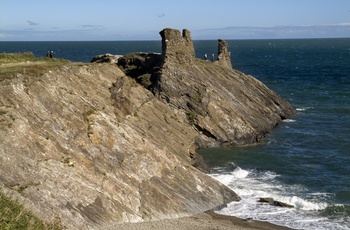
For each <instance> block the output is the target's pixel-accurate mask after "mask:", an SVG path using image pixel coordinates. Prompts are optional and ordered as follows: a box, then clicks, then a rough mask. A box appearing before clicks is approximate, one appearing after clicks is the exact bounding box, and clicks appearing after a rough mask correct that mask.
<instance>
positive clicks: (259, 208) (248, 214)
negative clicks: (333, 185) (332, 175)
mask: <svg viewBox="0 0 350 230" xmlns="http://www.w3.org/2000/svg"><path fill="white" fill-rule="evenodd" d="M211 176H212V177H214V178H215V179H217V180H219V181H220V182H221V183H223V184H225V185H227V186H229V187H230V188H231V189H232V190H233V191H235V192H236V193H237V194H238V195H239V196H240V197H241V200H240V201H238V202H232V203H230V204H228V205H227V207H225V208H223V209H222V210H220V211H218V213H220V214H224V215H232V216H237V217H240V218H243V219H246V218H250V219H254V220H261V221H269V222H271V223H275V224H278V225H283V226H287V227H290V228H294V229H310V230H311V229H314V230H316V229H317V230H326V229H339V230H345V229H349V228H346V227H344V225H342V224H337V223H334V221H333V222H332V220H330V219H328V218H326V217H320V216H319V214H318V213H319V211H320V210H324V209H326V208H327V206H328V204H327V203H326V202H322V200H323V198H326V197H328V196H329V195H330V194H328V193H308V192H307V188H304V187H303V186H301V185H283V184H282V183H281V182H279V181H278V177H279V175H278V174H276V173H275V172H271V171H265V172H259V171H256V170H249V169H242V168H240V167H237V168H236V169H235V170H233V171H232V172H229V173H225V174H221V173H218V174H212V175H211ZM261 197H271V198H273V199H274V200H276V201H280V202H284V203H287V204H291V205H293V206H294V207H293V208H284V207H278V206H274V205H270V204H267V203H261V202H259V199H260V198H261ZM319 198H322V199H319Z"/></svg>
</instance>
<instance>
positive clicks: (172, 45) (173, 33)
mask: <svg viewBox="0 0 350 230" xmlns="http://www.w3.org/2000/svg"><path fill="white" fill-rule="evenodd" d="M159 34H160V35H161V37H162V58H163V60H164V62H166V61H172V62H176V63H178V64H185V63H192V62H193V61H194V59H195V53H194V47H193V42H192V39H191V32H190V31H189V30H187V29H184V30H183V31H182V35H181V33H180V31H179V30H175V29H169V28H166V29H164V30H162V31H160V32H159Z"/></svg>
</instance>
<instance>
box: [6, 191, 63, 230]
mask: <svg viewBox="0 0 350 230" xmlns="http://www.w3.org/2000/svg"><path fill="white" fill-rule="evenodd" d="M0 229H3V230H12V229H18V230H19V229H28V230H31V229H33V230H34V229H35V230H42V229H45V230H48V229H50V230H51V229H52V230H59V229H63V228H62V226H61V225H60V224H59V223H45V222H43V221H41V220H40V219H39V218H38V217H36V216H35V215H33V214H32V213H31V212H29V211H28V210H26V209H25V208H24V207H23V205H21V204H19V203H18V202H17V201H13V200H11V199H9V198H7V197H6V196H5V195H4V194H3V193H2V192H1V191H0Z"/></svg>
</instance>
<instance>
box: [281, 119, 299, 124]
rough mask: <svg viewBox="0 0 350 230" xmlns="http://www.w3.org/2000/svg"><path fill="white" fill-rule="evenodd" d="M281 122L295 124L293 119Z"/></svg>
mask: <svg viewBox="0 0 350 230" xmlns="http://www.w3.org/2000/svg"><path fill="white" fill-rule="evenodd" d="M283 122H286V123H293V122H296V120H293V119H285V120H283Z"/></svg>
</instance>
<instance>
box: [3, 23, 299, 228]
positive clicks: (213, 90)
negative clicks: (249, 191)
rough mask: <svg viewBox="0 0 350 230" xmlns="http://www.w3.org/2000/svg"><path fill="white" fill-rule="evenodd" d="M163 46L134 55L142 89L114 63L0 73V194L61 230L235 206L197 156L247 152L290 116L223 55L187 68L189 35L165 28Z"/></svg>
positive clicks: (191, 61) (190, 62)
mask: <svg viewBox="0 0 350 230" xmlns="http://www.w3.org/2000/svg"><path fill="white" fill-rule="evenodd" d="M162 38H163V53H162V54H161V55H157V54H153V55H151V56H149V55H148V56H147V55H146V57H145V56H142V57H143V58H144V59H143V60H144V61H143V62H141V65H142V63H150V64H149V65H147V66H146V67H144V68H145V69H146V70H148V71H146V70H145V71H141V72H139V71H136V73H135V75H133V77H134V78H135V79H136V80H137V81H138V82H139V80H140V78H138V77H140V76H141V77H142V76H143V77H145V76H146V77H149V84H146V85H140V84H138V83H137V82H136V81H135V80H134V79H132V78H130V77H128V76H126V75H125V74H124V73H123V72H122V71H121V70H120V69H119V68H118V67H117V66H116V65H113V64H67V65H63V66H59V67H52V68H50V69H47V70H41V71H40V74H39V75H36V74H32V73H31V72H29V73H25V71H23V72H22V73H18V74H15V75H14V76H4V75H3V76H2V77H1V84H0V135H1V139H0V165H1V167H0V185H1V187H0V188H1V190H2V192H3V193H5V194H7V195H8V196H10V197H12V198H14V199H18V200H19V201H20V202H21V203H23V204H25V206H26V207H27V208H29V209H30V210H31V211H33V212H34V213H35V214H37V215H39V216H40V217H41V218H43V219H45V220H47V221H52V220H58V221H60V222H61V223H62V225H64V226H66V227H67V228H69V229H75V228H84V229H89V228H90V229H96V228H104V227H107V226H110V225H113V224H115V223H118V222H137V221H143V220H156V219H164V218H176V217H180V216H186V215H190V214H194V213H199V212H202V211H205V210H209V209H212V208H215V207H217V206H220V205H223V204H225V203H227V202H230V201H235V200H236V201H237V200H239V197H237V195H236V194H235V193H234V192H233V191H231V190H230V189H228V188H227V187H225V186H223V185H221V184H219V183H218V182H217V181H215V180H213V179H212V178H211V177H209V176H207V175H206V174H204V173H202V172H201V171H199V170H198V169H196V168H195V167H193V165H197V164H198V162H199V160H198V159H200V157H199V156H198V155H197V154H196V151H195V149H196V148H199V147H205V146H211V145H212V146H213V145H214V146H215V145H221V144H225V143H226V144H246V143H255V142H256V141H259V138H260V137H262V136H263V135H264V134H265V133H266V132H268V131H270V130H271V129H272V127H274V126H275V125H276V124H277V123H278V122H280V121H281V118H283V117H288V116H290V115H291V114H293V110H292V109H291V107H290V106H289V104H288V103H287V102H285V101H284V100H283V99H281V98H280V97H278V96H277V95H276V94H275V93H274V92H272V91H270V90H269V89H267V88H266V87H265V86H264V85H263V84H262V83H260V82H259V81H257V80H256V79H254V78H252V77H250V76H246V75H244V74H243V73H240V72H238V71H235V70H232V69H231V68H230V66H231V65H230V63H227V62H228V60H227V55H228V54H225V55H226V56H224V58H221V59H220V55H219V60H218V61H217V62H214V63H212V62H208V61H202V60H197V59H195V58H194V49H193V45H192V41H191V38H190V34H189V31H184V35H183V36H182V35H181V34H180V33H179V32H178V31H176V30H171V29H166V30H164V31H163V32H162ZM176 50H178V51H176ZM223 50H225V49H223ZM148 57H150V58H148ZM147 58H148V59H147ZM145 60H147V62H146V61H145ZM124 61H128V59H126V60H124ZM225 61H226V64H225ZM135 62H136V61H135V60H134V62H133V63H135ZM118 63H119V61H118ZM121 63H123V62H121ZM125 63H126V62H124V64H125ZM127 63H129V64H130V62H127ZM125 65H126V64H125ZM139 67H140V68H139V69H141V70H142V68H141V66H139ZM151 70H152V71H151ZM142 79H144V78H141V80H142ZM141 82H142V81H141Z"/></svg>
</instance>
